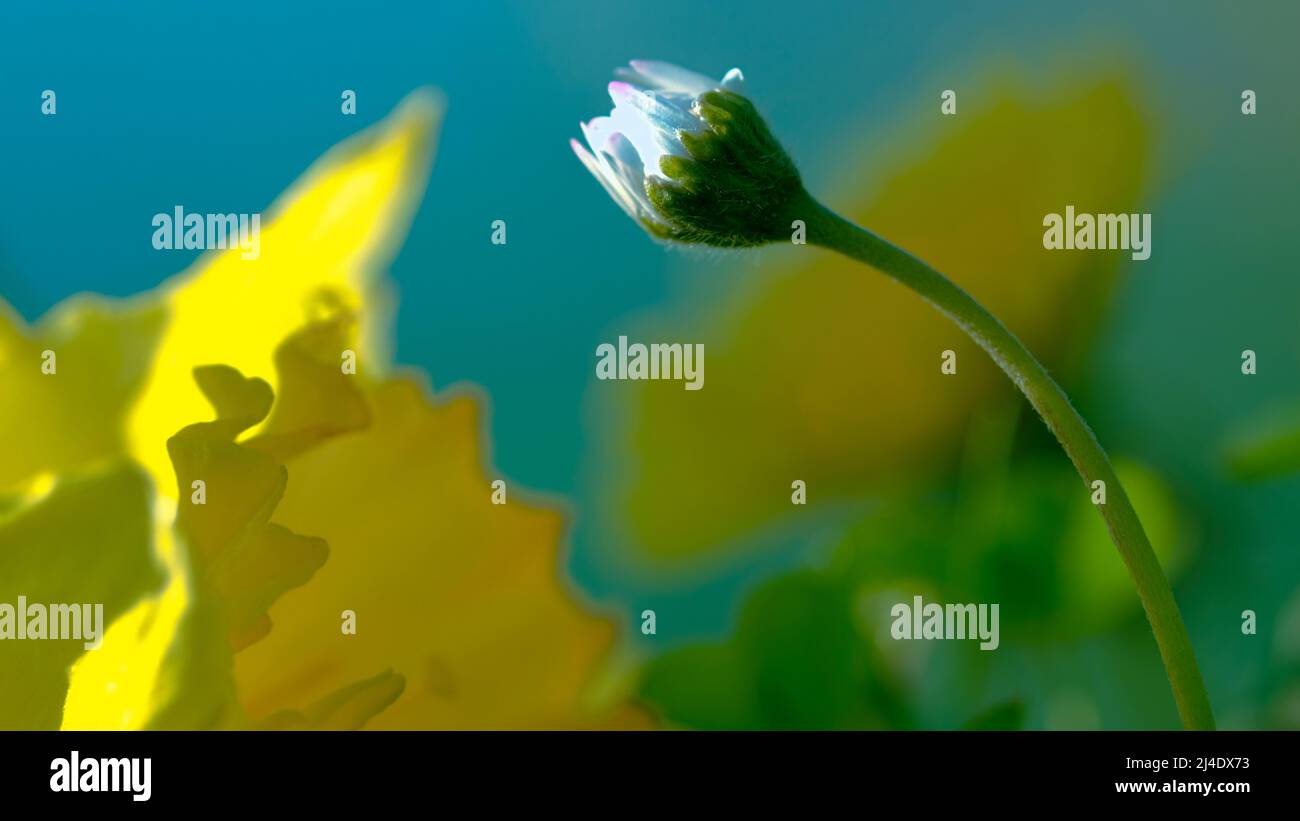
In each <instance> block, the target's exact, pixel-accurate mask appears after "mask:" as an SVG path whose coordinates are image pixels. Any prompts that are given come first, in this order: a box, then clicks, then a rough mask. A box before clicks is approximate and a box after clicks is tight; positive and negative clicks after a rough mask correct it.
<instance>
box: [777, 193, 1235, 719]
mask: <svg viewBox="0 0 1300 821" xmlns="http://www.w3.org/2000/svg"><path fill="white" fill-rule="evenodd" d="M806 196H807V195H805V197H806ZM800 213H801V217H802V218H803V219H805V221H806V224H807V229H808V240H809V241H810V242H812V243H814V244H816V245H820V246H823V247H825V248H828V249H830V250H833V251H837V252H839V253H841V254H844V255H845V256H848V257H851V258H853V259H855V260H858V261H859V262H864V263H866V264H867V265H870V266H871V267H873V268H876V269H877V270H879V271H881V272H883V273H885V274H888V275H889V276H891V277H893V278H894V279H895V280H897V281H898V282H901V283H902V284H903V285H906V286H907V287H908V288H911V289H912V290H913V291H916V292H917V293H918V294H920V295H921V296H922V297H923V298H924V299H925V300H926V301H927V302H929V303H930V304H931V305H933V306H934V307H936V308H938V309H939V310H940V311H941V312H942V313H944V314H945V315H946V316H947V317H948V318H949V319H951V320H952V321H953V322H956V323H957V325H959V326H960V327H961V329H962V330H963V331H965V332H966V333H967V334H968V335H969V336H970V337H971V339H973V340H975V342H976V343H978V344H979V346H980V347H981V348H983V349H984V350H985V351H987V352H988V354H989V356H991V357H993V361H995V362H997V364H998V366H999V367H1000V368H1002V370H1003V371H1005V372H1006V374H1007V376H1009V377H1011V381H1012V382H1014V383H1015V384H1016V387H1017V388H1019V389H1020V391H1021V393H1023V394H1024V395H1025V398H1027V399H1028V400H1029V404H1031V405H1033V407H1034V410H1036V411H1038V415H1039V416H1041V417H1042V418H1043V421H1044V422H1046V423H1047V427H1048V428H1049V429H1051V431H1052V433H1053V434H1055V435H1056V438H1057V440H1058V441H1059V442H1060V443H1061V447H1062V448H1064V449H1065V452H1066V454H1067V455H1068V456H1069V457H1070V461H1072V462H1073V463H1074V466H1075V468H1076V469H1077V470H1078V471H1079V475H1080V476H1082V477H1083V481H1084V484H1085V485H1086V486H1087V487H1088V488H1089V489H1091V488H1092V483H1093V482H1094V481H1097V480H1101V481H1103V482H1105V483H1106V485H1105V486H1106V503H1105V504H1100V505H1098V506H1097V507H1098V510H1100V512H1101V516H1102V518H1103V519H1105V520H1106V526H1107V528H1108V529H1109V530H1110V536H1111V539H1112V540H1114V542H1115V546H1116V547H1117V548H1119V554H1120V556H1121V557H1122V558H1123V559H1124V564H1126V565H1127V566H1128V571H1129V575H1130V576H1132V578H1133V583H1134V585H1136V586H1137V592H1138V596H1139V597H1140V598H1141V599H1142V607H1143V608H1144V609H1145V610H1146V614H1147V620H1148V621H1149V622H1150V623H1151V630H1152V632H1154V633H1155V637H1156V644H1157V645H1159V647H1160V657H1161V658H1162V659H1163V661H1164V665H1165V671H1166V672H1167V673H1168V675H1169V683H1170V684H1171V685H1172V686H1173V691H1174V700H1175V701H1176V702H1177V704H1178V714H1179V715H1180V716H1181V718H1182V721H1183V726H1184V727H1185V728H1187V729H1189V730H1212V729H1214V716H1213V714H1212V713H1211V711H1210V700H1209V697H1208V696H1207V695H1206V693H1205V684H1204V683H1203V682H1202V681H1201V673H1200V670H1199V669H1198V668H1197V666H1196V656H1195V654H1194V653H1193V651H1192V643H1191V640H1190V639H1189V638H1188V637H1187V628H1186V627H1185V626H1184V625H1183V619H1182V616H1181V615H1180V614H1179V612H1178V603H1177V602H1175V601H1174V594H1173V591H1172V590H1171V589H1170V587H1169V581H1168V579H1166V578H1165V574H1164V571H1163V570H1162V569H1161V567H1160V562H1159V561H1158V560H1157V559H1156V556H1155V553H1154V552H1152V550H1151V543H1150V542H1149V541H1148V540H1147V535H1146V532H1145V531H1144V530H1143V529H1142V523H1141V522H1140V521H1138V516H1137V512H1136V511H1135V510H1134V509H1133V505H1132V503H1131V502H1130V501H1129V499H1128V495H1127V494H1126V493H1125V492H1124V487H1123V485H1121V484H1120V481H1119V477H1118V476H1117V475H1116V474H1115V469H1114V468H1113V467H1111V464H1110V460H1109V459H1108V458H1106V452H1105V451H1104V450H1102V448H1101V445H1100V444H1099V443H1098V442H1097V437H1096V436H1094V435H1093V433H1092V430H1091V429H1090V428H1089V427H1088V423H1087V422H1085V421H1083V417H1081V416H1079V413H1078V411H1076V410H1075V409H1074V406H1073V405H1071V404H1070V399H1069V397H1067V396H1066V395H1065V392H1064V391H1063V390H1061V388H1060V387H1059V386H1058V385H1057V384H1056V382H1055V381H1053V379H1052V377H1051V376H1050V375H1049V374H1048V373H1047V371H1046V370H1045V369H1044V368H1043V366H1042V365H1040V364H1039V363H1038V360H1037V359H1035V358H1034V356H1033V354H1031V353H1030V352H1029V351H1028V350H1026V348H1025V346H1024V345H1022V344H1021V343H1020V340H1018V339H1016V337H1015V335H1014V334H1012V333H1011V332H1010V331H1008V330H1007V328H1006V326H1004V325H1003V324H1002V323H1001V322H999V321H998V319H997V318H996V317H994V316H993V315H992V314H991V313H989V312H988V311H987V310H985V309H984V307H983V306H981V305H980V304H979V303H978V302H976V301H975V300H974V299H973V298H972V297H971V296H970V295H969V294H967V293H966V292H965V291H963V290H962V289H961V288H960V287H958V286H957V285H956V284H955V283H954V282H952V280H950V279H948V278H947V277H945V276H944V275H943V274H941V273H939V272H938V271H936V270H934V269H933V268H931V267H930V266H929V265H927V264H926V263H925V262H923V261H921V260H920V259H917V258H916V257H914V256H912V255H911V254H909V253H907V252H906V251H904V250H903V249H901V248H899V247H898V246H896V245H893V244H892V243H890V242H888V241H887V240H884V239H882V238H880V237H878V236H876V235H875V234H873V233H871V232H870V231H867V230H865V229H863V228H860V227H858V226H857V225H854V224H853V223H851V222H849V221H848V220H845V219H844V218H842V217H840V216H839V215H837V214H835V213H834V212H832V211H830V210H829V209H827V208H825V207H824V206H822V205H821V204H820V203H818V202H816V201H815V200H813V199H812V198H811V197H808V198H807V201H806V202H805V203H803V208H801V209H800Z"/></svg>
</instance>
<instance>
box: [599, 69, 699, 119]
mask: <svg viewBox="0 0 1300 821" xmlns="http://www.w3.org/2000/svg"><path fill="white" fill-rule="evenodd" d="M609 96H610V98H611V99H613V100H614V105H615V106H619V105H630V106H632V107H633V108H635V109H637V110H638V111H640V112H641V113H642V114H644V115H645V116H646V117H647V118H648V119H649V120H650V122H651V124H652V125H653V126H654V127H656V128H658V129H661V130H672V131H676V130H677V129H679V128H680V129H683V130H686V131H696V130H699V129H700V128H701V127H702V126H703V123H702V122H701V121H700V120H699V119H698V118H697V117H695V116H694V115H693V114H691V113H690V107H691V102H692V101H693V100H694V99H695V98H694V97H692V96H690V95H688V94H682V93H680V92H663V91H642V90H640V89H638V88H637V87H636V86H633V85H631V84H629V83H623V82H618V81H615V82H612V83H610V84H609Z"/></svg>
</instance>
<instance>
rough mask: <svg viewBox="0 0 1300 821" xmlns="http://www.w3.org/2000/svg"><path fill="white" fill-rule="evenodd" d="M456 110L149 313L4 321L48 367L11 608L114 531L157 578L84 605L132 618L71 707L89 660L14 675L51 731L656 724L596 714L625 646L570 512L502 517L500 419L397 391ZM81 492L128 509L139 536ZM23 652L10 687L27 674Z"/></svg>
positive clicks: (35, 406)
mask: <svg viewBox="0 0 1300 821" xmlns="http://www.w3.org/2000/svg"><path fill="white" fill-rule="evenodd" d="M439 116H440V105H439V103H438V102H437V100H436V98H434V97H433V96H432V95H430V94H428V93H424V92H421V93H417V94H415V95H412V96H411V97H410V98H408V100H407V101H405V102H404V103H403V104H402V105H401V106H400V107H399V108H398V109H397V111H396V112H395V113H394V114H392V115H391V116H390V117H389V118H388V119H387V120H385V121H384V122H382V123H380V124H379V125H377V126H375V127H374V128H372V129H371V130H369V131H368V132H366V133H364V134H362V135H359V136H358V137H355V138H353V139H351V140H349V141H347V142H346V143H344V144H342V145H340V146H338V147H336V148H335V149H333V150H332V151H331V152H329V153H328V154H327V155H325V156H324V157H323V158H322V159H321V160H320V161H318V162H317V163H316V164H315V165H314V166H313V167H312V168H311V169H310V170H309V171H308V172H307V173H306V174H305V175H304V176H303V177H302V179H300V180H299V181H298V182H297V183H296V184H295V185H294V186H293V187H292V188H291V189H290V190H289V191H288V192H287V193H286V194H285V195H284V196H282V197H281V198H280V199H279V200H278V201H277V202H276V204H275V205H274V206H273V207H272V208H271V209H270V210H269V212H268V218H267V220H266V221H265V228H264V230H263V231H262V236H261V253H260V256H258V257H257V258H255V259H247V260H246V259H242V258H241V256H240V253H239V251H238V250H237V249H235V250H231V251H225V252H216V253H209V254H206V255H205V256H203V257H202V258H200V260H199V261H198V262H197V263H196V264H195V265H194V266H193V267H192V268H191V269H190V270H188V271H186V272H185V273H183V274H181V275H179V276H177V277H175V278H173V279H172V280H170V281H168V282H167V283H165V284H163V285H162V286H160V287H159V288H157V289H156V290H154V291H153V292H151V293H149V294H146V295H143V296H141V297H139V298H137V299H134V300H131V301H128V302H126V303H120V304H114V303H110V302H108V301H105V300H98V299H94V298H87V299H81V300H71V301H69V303H68V304H66V305H65V306H60V307H59V308H57V309H56V310H55V311H53V312H52V314H51V318H50V319H48V320H46V321H45V322H42V323H40V324H38V325H37V326H36V327H34V328H26V327H25V326H24V325H23V324H22V323H21V322H20V321H19V320H18V319H17V318H16V317H15V316H13V314H12V312H11V311H9V310H8V309H7V307H5V306H2V305H0V360H3V361H5V362H29V363H31V364H32V367H30V368H16V369H14V370H15V373H16V374H17V375H16V376H15V378H14V379H13V380H11V381H10V382H9V383H8V384H7V386H6V401H5V402H4V403H0V425H3V426H5V427H6V429H11V430H22V431H26V432H27V435H26V436H24V437H19V440H20V441H18V442H17V443H16V445H15V447H14V448H13V449H11V450H8V451H6V452H5V453H3V454H0V570H3V569H4V568H6V567H10V566H12V568H14V569H15V572H14V573H13V574H10V577H8V578H6V579H5V580H4V581H3V582H0V592H6V591H8V590H9V588H10V587H11V586H12V584H14V583H27V582H29V581H30V580H31V579H33V578H39V577H40V576H41V573H43V572H46V571H45V570H42V568H46V569H47V570H48V574H51V575H53V574H57V573H72V572H77V571H76V567H75V562H73V560H74V559H75V560H84V556H85V555H86V554H89V553H91V552H92V551H93V546H94V545H95V543H96V539H99V540H106V541H110V542H111V541H113V539H114V538H116V539H117V540H118V541H122V542H123V544H122V545H120V546H118V545H113V546H114V548H115V549H114V550H113V551H111V552H108V553H107V554H106V555H109V556H120V557H125V558H129V559H130V562H129V563H124V564H123V565H122V568H123V569H122V570H121V571H120V572H118V573H117V574H113V573H110V572H108V571H107V570H105V572H103V573H102V574H101V575H100V581H98V582H95V583H93V584H90V588H91V591H90V592H83V591H76V592H77V594H78V595H79V596H82V597H84V596H87V595H97V596H99V597H100V598H101V599H106V600H107V601H108V602H109V604H110V605H111V606H110V607H109V608H107V609H108V610H109V611H110V621H111V624H110V626H109V628H108V630H107V634H106V636H105V637H104V640H103V645H102V646H101V647H100V648H98V649H96V650H93V651H90V652H87V653H85V654H84V655H81V657H80V659H79V660H77V661H76V662H75V664H73V666H72V669H71V675H70V683H69V684H68V686H67V694H66V700H65V699H64V698H63V692H62V687H61V686H60V685H59V681H60V680H61V679H65V678H66V676H67V673H66V672H65V671H66V670H67V665H68V664H69V662H71V661H72V660H73V658H72V657H67V653H66V652H65V653H63V655H57V654H56V655H53V656H51V657H50V658H42V659H41V664H40V665H39V670H37V672H39V673H40V676H37V675H36V674H35V673H33V674H32V675H29V676H18V675H10V676H5V675H0V681H5V682H6V683H5V684H0V694H3V695H6V696H12V695H14V692H18V693H31V692H35V691H33V690H32V688H36V687H44V688H45V690H43V691H41V693H40V694H39V698H33V699H28V702H32V701H36V702H39V704H38V705H37V706H38V707H39V708H40V709H39V710H35V711H31V712H32V715H33V716H35V717H34V718H33V719H31V721H30V722H29V723H31V726H56V725H58V724H59V723H61V724H62V726H63V727H64V728H104V729H128V728H190V727H193V728H219V727H250V726H251V727H321V728H326V727H344V728H346V727H359V726H361V725H363V724H365V723H366V722H367V721H369V720H370V719H371V718H372V717H374V716H375V715H376V714H378V715H380V716H381V719H380V722H381V723H382V726H387V727H402V728H416V727H494V726H513V727H525V726H536V727H562V726H596V725H607V724H611V723H612V724H616V725H621V726H627V725H637V724H640V723H642V722H643V721H644V719H643V718H642V716H641V713H640V712H639V711H637V710H636V709H635V708H630V707H626V706H624V705H622V704H621V703H606V701H607V700H596V699H593V698H592V697H591V696H590V691H591V685H592V682H593V681H598V680H599V674H600V673H601V671H602V668H603V665H604V663H605V659H606V657H607V655H608V652H609V650H610V648H611V646H612V643H613V641H614V637H615V636H614V628H613V625H612V623H610V622H608V621H607V620H605V619H602V618H599V617H596V616H593V615H592V614H590V613H589V612H588V611H587V610H586V609H585V608H583V607H582V606H581V605H580V604H578V603H577V602H576V601H575V600H574V596H573V593H572V591H570V590H568V589H567V588H566V586H565V583H564V581H563V580H562V578H561V568H560V561H559V555H558V547H559V543H560V539H561V538H562V534H563V526H564V525H563V520H562V518H561V516H560V515H559V514H558V513H557V512H555V511H554V510H551V509H548V508H545V507H541V506H535V505H534V504H532V503H530V502H528V501H526V499H525V496H526V494H525V493H523V492H522V490H520V489H511V492H510V497H509V504H506V505H492V504H491V503H490V493H491V491H490V487H489V483H490V478H489V475H488V470H489V469H488V467H487V465H486V453H485V451H484V449H483V447H482V445H483V443H482V441H481V440H482V437H481V433H480V430H479V428H478V423H479V420H478V416H479V402H478V401H477V400H476V398H474V397H472V396H456V397H449V398H446V399H431V398H430V397H429V396H428V395H427V391H426V390H425V389H424V388H423V387H422V383H421V382H420V381H418V380H417V379H414V378H412V377H393V376H389V375H387V374H388V371H389V370H390V369H391V366H390V362H389V358H388V356H389V355H388V351H387V339H386V337H387V334H388V333H389V331H390V325H391V310H390V309H391V304H390V303H391V300H390V298H389V295H388V294H387V293H386V291H385V283H384V280H383V277H382V274H383V272H384V270H385V268H386V266H387V264H388V263H389V261H390V260H391V258H392V256H393V254H394V253H395V251H396V249H397V248H398V247H399V245H400V243H401V241H402V240H403V238H404V236H405V233H406V230H407V228H408V227H409V224H410V221H411V219H412V217H413V214H414V210H415V207H416V206H417V204H418V202H419V200H420V198H421V196H422V193H423V189H424V184H425V181H426V179H427V176H428V167H429V162H430V160H431V156H432V150H433V145H434V141H435V135H436V131H437V123H438V119H439ZM47 349H52V350H54V351H55V352H56V353H57V356H58V371H57V374H55V375H45V374H42V373H41V372H40V370H39V364H40V361H41V355H42V352H43V351H45V350H47ZM345 352H350V353H345ZM345 356H355V361H356V362H357V365H358V367H357V373H355V374H349V373H345V372H344V371H343V369H341V367H340V362H341V359H342V358H343V357H345ZM11 397H12V400H11ZM212 408H215V409H216V412H217V413H216V419H215V420H214V421H203V420H205V419H211V417H212V413H211V409H212ZM133 464H134V465H135V466H138V468H137V467H134V466H133ZM141 470H143V475H142V474H141ZM73 474H77V475H80V474H86V475H89V476H90V477H92V478H91V479H87V480H84V482H83V484H84V483H85V482H99V483H101V484H106V486H107V489H104V488H98V489H99V490H100V492H101V494H103V493H107V491H108V490H112V491H113V492H115V493H117V494H119V496H122V497H123V498H124V500H123V501H122V502H121V504H120V505H118V507H117V508H116V509H115V510H114V511H113V513H114V514H115V515H116V517H117V518H120V519H122V520H123V521H121V522H118V521H115V520H114V518H113V517H112V516H110V515H108V513H106V512H104V511H103V510H102V509H101V506H96V505H90V504H86V503H84V496H85V494H86V493H87V492H89V491H87V490H86V489H85V488H84V487H83V486H82V485H78V484H76V483H75V477H74V476H73ZM69 477H72V478H69ZM150 480H151V481H150ZM200 483H201V484H200ZM194 494H201V497H196V496H195V495H194ZM196 499H198V500H201V502H202V504H198V503H196ZM79 501H80V502H82V507H83V508H85V510H84V512H81V511H79V510H78V509H77V508H76V507H72V508H69V505H72V504H74V503H76V502H79ZM69 510H71V511H72V512H71V514H69ZM96 515H98V516H100V517H101V518H99V519H95V518H87V517H88V516H89V517H94V516H96ZM69 521H71V524H70V525H68V527H70V528H72V533H71V534H69V533H62V534H56V535H59V536H60V539H57V540H56V539H53V538H38V537H42V536H43V531H42V530H41V528H47V529H48V528H51V527H53V526H54V525H55V524H57V523H64V524H68V523H69ZM66 529H68V528H65V530H66ZM105 529H109V530H111V533H105V532H103V531H104V530H105ZM74 537H75V538H74ZM151 546H152V554H151V552H150V547H151ZM34 550H36V551H45V552H44V553H43V554H40V553H34V552H33V551H34ZM63 554H66V556H67V557H66V560H60V561H53V559H55V558H56V557H57V556H59V555H63ZM70 562H73V568H72V569H71V570H70V569H69V567H68V564H69V563H70ZM92 564H93V563H92ZM160 566H161V572H160ZM164 579H165V582H164V581H163V580H164ZM50 581H51V583H50V584H47V585H45V589H50V590H53V591H55V592H52V593H51V594H50V595H56V594H58V595H71V593H70V592H68V593H58V591H59V590H60V589H66V588H67V585H65V584H63V582H62V580H61V579H59V578H52V579H51V580H50ZM92 582H94V580H93V579H92ZM110 582H111V583H112V584H111V585H110V584H109V583H110ZM60 585H62V587H61V586H60ZM96 585H98V588H96ZM106 585H108V586H109V587H111V589H110V590H108V591H107V592H105V590H104V589H103V588H105V586H106ZM160 585H161V586H160ZM110 593H111V595H109V594H110ZM132 602H134V606H130V605H131V603H132ZM277 602H278V604H277ZM344 610H351V611H354V612H355V614H356V618H357V624H358V626H357V629H356V634H355V635H345V634H344V633H343V631H342V630H341V629H340V626H341V622H340V619H341V615H342V611H344ZM15 644H17V643H14V642H6V643H5V646H0V673H3V672H9V673H13V672H15V671H16V670H18V669H19V666H20V664H21V663H22V662H24V661H26V660H28V658H29V655H30V651H25V650H23V648H21V647H19V648H17V649H13V645H15ZM78 646H79V645H78ZM24 653H27V655H24ZM236 653H238V655H236ZM74 655H75V654H74ZM29 666H30V665H29ZM10 690H13V691H14V692H10ZM4 700H5V699H0V701H4ZM15 701H17V699H15ZM614 701H615V702H617V701H619V700H618V699H617V698H615V699H614ZM60 705H62V707H63V709H62V714H61V719H60V717H59V710H58V707H59V706H60ZM4 719H5V714H0V723H3V722H4Z"/></svg>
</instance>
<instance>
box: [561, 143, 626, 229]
mask: <svg viewBox="0 0 1300 821" xmlns="http://www.w3.org/2000/svg"><path fill="white" fill-rule="evenodd" d="M569 147H570V148H572V149H573V153H574V154H577V155H578V159H580V160H582V164H583V165H585V166H586V167H587V170H588V171H590V172H591V175H592V176H593V177H595V178H596V179H597V180H598V181H599V182H600V185H601V187H602V188H604V189H605V193H606V194H609V196H610V199H612V200H614V202H616V203H618V206H619V208H622V209H623V210H624V211H625V212H626V213H627V215H628V216H629V217H631V218H632V219H636V203H635V201H634V200H633V199H632V197H631V195H630V194H629V192H628V191H626V190H625V189H624V187H623V185H622V182H621V181H620V180H619V179H618V177H617V175H616V174H615V172H614V171H613V170H612V169H610V167H609V165H608V163H606V162H602V161H601V160H598V159H597V157H600V156H601V154H600V152H599V151H597V152H596V156H594V157H593V156H592V155H591V154H590V153H588V152H587V149H585V148H583V147H582V143H580V142H578V141H577V140H574V139H570V140H569ZM602 159H603V158H602Z"/></svg>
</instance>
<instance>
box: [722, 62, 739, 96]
mask: <svg viewBox="0 0 1300 821" xmlns="http://www.w3.org/2000/svg"><path fill="white" fill-rule="evenodd" d="M722 87H723V88H725V89H726V90H727V91H734V92H736V93H737V94H744V93H745V75H744V74H742V73H741V71H740V69H738V68H733V69H732V70H731V71H728V72H727V74H726V76H724V77H723V78H722Z"/></svg>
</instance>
